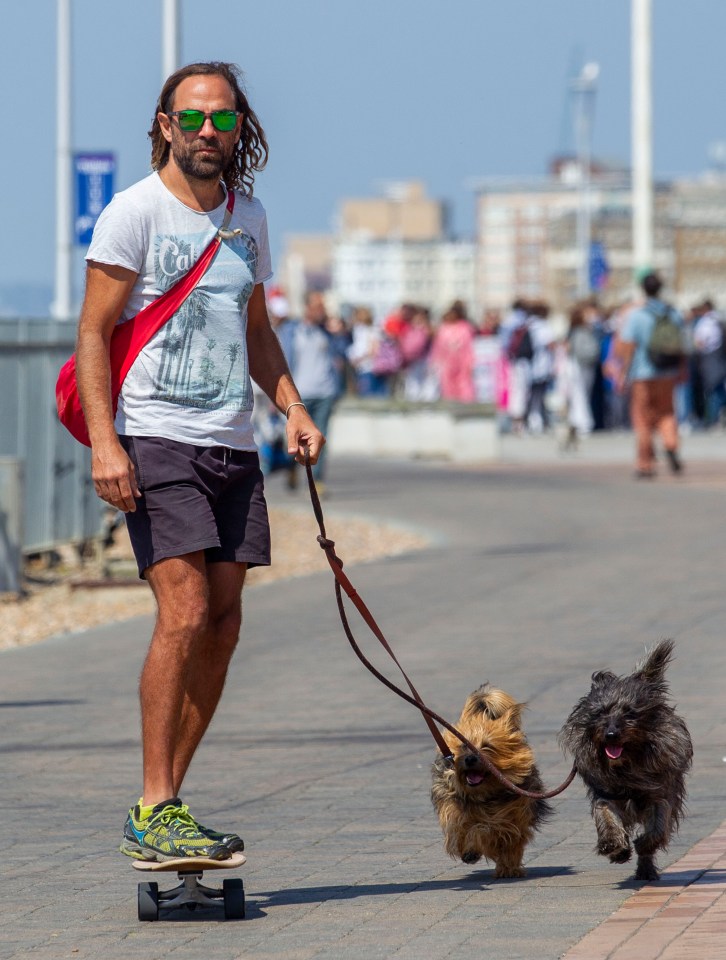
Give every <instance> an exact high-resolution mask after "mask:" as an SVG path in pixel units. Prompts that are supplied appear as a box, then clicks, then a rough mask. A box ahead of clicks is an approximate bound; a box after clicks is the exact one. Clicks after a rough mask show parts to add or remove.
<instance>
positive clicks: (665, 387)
mask: <svg viewBox="0 0 726 960" xmlns="http://www.w3.org/2000/svg"><path fill="white" fill-rule="evenodd" d="M640 286H641V287H642V290H643V293H644V294H645V301H644V303H642V304H641V305H640V306H639V307H636V308H635V309H634V310H632V311H631V312H630V313H629V314H628V316H627V317H626V318H625V323H624V325H623V329H622V330H621V332H620V338H619V342H618V352H619V355H620V359H621V360H622V362H623V368H622V372H621V378H622V381H623V382H625V381H626V380H627V381H628V382H629V383H630V419H631V422H632V425H633V430H634V431H635V436H636V443H637V462H636V471H635V476H636V478H637V479H650V478H653V477H655V475H656V469H655V463H656V458H655V446H654V443H653V438H654V435H655V434H656V432H657V433H659V434H660V437H661V440H662V443H663V447H664V449H665V454H666V458H667V461H668V465H669V467H670V469H671V471H672V472H673V473H680V471H681V470H682V469H683V464H682V462H681V458H680V456H679V452H678V445H679V438H678V420H677V418H676V414H675V410H674V407H673V391H674V389H675V387H676V384H677V383H679V382H683V381H684V379H685V377H686V375H687V371H686V349H685V339H684V333H683V318H682V316H681V315H680V313H679V312H678V311H677V310H676V309H675V308H674V307H672V306H671V305H670V304H668V303H666V302H665V301H664V300H662V299H661V298H660V292H661V290H662V288H663V281H662V280H661V278H660V277H659V276H658V274H657V273H655V272H653V271H649V272H648V273H646V274H645V275H644V276H643V277H642V279H641V281H640Z"/></svg>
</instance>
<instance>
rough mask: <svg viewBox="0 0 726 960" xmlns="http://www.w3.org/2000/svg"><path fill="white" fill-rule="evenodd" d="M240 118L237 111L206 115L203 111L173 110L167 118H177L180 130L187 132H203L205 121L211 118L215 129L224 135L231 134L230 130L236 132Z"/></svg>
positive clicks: (215, 111) (216, 111)
mask: <svg viewBox="0 0 726 960" xmlns="http://www.w3.org/2000/svg"><path fill="white" fill-rule="evenodd" d="M239 116H241V114H239V113H238V112H237V111H236V110H214V111H213V112H212V113H204V112H203V111H202V110H172V111H171V112H170V113H167V117H176V118H177V120H178V122H179V128H180V129H181V130H184V131H185V132H189V131H192V130H201V129H202V127H203V126H204V121H205V120H206V119H207V117H209V118H210V119H211V121H212V123H213V124H214V127H215V129H217V130H219V131H220V132H222V133H229V131H230V130H234V127H235V124H236V123H237V117H239Z"/></svg>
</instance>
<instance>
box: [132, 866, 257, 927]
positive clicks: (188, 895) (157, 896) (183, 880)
mask: <svg viewBox="0 0 726 960" xmlns="http://www.w3.org/2000/svg"><path fill="white" fill-rule="evenodd" d="M246 861H247V858H246V857H245V856H244V854H242V853H233V854H232V855H231V856H230V857H229V858H228V859H227V860H210V859H209V858H208V857H180V858H179V859H177V860H164V861H163V862H161V863H156V862H155V861H152V860H134V861H132V866H133V868H134V869H135V870H140V871H142V872H150V873H176V875H177V878H178V879H179V880H180V883H179V884H178V885H177V886H176V887H172V888H171V889H170V890H159V884H158V883H153V882H144V883H140V884H139V885H138V911H139V920H158V919H159V914H160V912H161V911H163V910H173V909H177V908H178V907H186V908H187V909H188V910H196V908H197V907H199V906H204V907H210V906H223V907H224V915H225V918H226V919H227V920H242V919H243V918H244V915H245V893H244V885H243V883H242V881H241V880H240V878H239V877H232V878H230V879H227V880H224V881H223V883H222V886H221V887H207V886H205V885H204V884H202V883H200V880H201V878H202V875H203V874H204V871H205V870H234V869H235V868H237V867H241V866H242V865H243V864H244V863H246Z"/></svg>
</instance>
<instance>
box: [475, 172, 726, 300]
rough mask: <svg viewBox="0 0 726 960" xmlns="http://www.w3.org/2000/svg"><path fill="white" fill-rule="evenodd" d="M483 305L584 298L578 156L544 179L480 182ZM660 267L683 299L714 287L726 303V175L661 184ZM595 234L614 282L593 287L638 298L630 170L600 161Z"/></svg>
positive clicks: (657, 202)
mask: <svg viewBox="0 0 726 960" xmlns="http://www.w3.org/2000/svg"><path fill="white" fill-rule="evenodd" d="M475 189H476V195H477V271H476V276H477V280H476V306H477V309H480V310H481V309H504V308H506V307H507V306H508V305H509V304H510V303H511V302H512V301H513V300H514V299H515V298H517V297H529V298H535V299H536V298H542V299H545V300H547V301H548V302H549V303H550V304H551V305H552V307H553V309H554V310H555V311H556V312H559V313H561V314H562V313H565V312H566V311H567V309H568V307H569V305H570V304H572V303H573V302H574V301H575V300H577V299H578V267H579V265H580V262H581V259H582V257H583V256H584V255H585V256H586V255H587V254H588V251H583V250H582V249H581V248H580V245H579V238H578V222H577V221H578V214H579V211H580V205H581V203H582V193H581V191H580V190H579V174H578V170H577V164H576V163H575V162H568V161H566V160H564V161H562V160H560V161H556V162H555V163H554V164H553V168H552V173H551V175H550V176H549V177H547V178H539V179H518V180H513V179H501V178H500V179H486V180H481V181H479V182H478V183H477V184H476V187H475ZM654 189H655V196H654V208H653V216H654V249H653V263H652V264H651V265H652V267H653V268H654V269H657V270H659V271H661V272H662V273H663V275H664V277H665V279H666V281H667V283H668V287H669V295H671V296H672V297H673V298H674V299H675V300H677V302H678V303H679V304H680V305H682V306H687V305H690V304H693V303H694V302H695V301H696V300H699V299H703V297H704V296H711V297H712V298H713V299H715V300H717V301H718V302H719V303H720V304H724V305H726V175H725V174H724V173H723V172H720V173H711V174H708V175H704V176H703V177H701V178H698V179H689V180H672V181H662V182H658V183H656V184H655V188H654ZM588 198H589V221H590V237H591V240H592V241H595V242H596V243H597V244H598V246H599V248H600V250H601V251H602V255H603V256H604V257H605V258H606V259H607V265H608V276H607V283H606V285H605V286H604V288H602V289H595V290H593V291H592V292H593V293H595V294H597V295H598V296H600V298H601V299H602V300H603V301H605V302H606V303H607V304H609V305H615V304H618V303H620V302H623V301H626V300H628V299H630V297H631V296H632V295H633V293H634V291H635V289H636V284H635V279H634V276H633V250H632V192H631V184H630V176H629V172H628V171H626V170H617V169H608V168H606V167H603V166H595V165H594V166H593V169H592V171H591V178H590V186H589V193H588Z"/></svg>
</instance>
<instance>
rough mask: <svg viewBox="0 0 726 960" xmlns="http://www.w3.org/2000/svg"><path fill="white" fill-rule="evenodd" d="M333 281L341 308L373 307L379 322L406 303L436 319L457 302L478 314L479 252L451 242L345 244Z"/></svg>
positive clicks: (338, 247)
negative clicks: (414, 305)
mask: <svg viewBox="0 0 726 960" xmlns="http://www.w3.org/2000/svg"><path fill="white" fill-rule="evenodd" d="M332 281H333V282H332V286H333V291H334V294H335V298H336V300H337V302H338V303H339V304H340V305H341V306H343V305H352V306H365V307H368V308H369V309H370V310H372V311H373V314H374V316H375V318H376V320H378V321H381V320H382V319H383V318H384V317H386V316H387V315H388V314H389V313H391V312H393V311H394V310H396V309H397V308H398V307H400V305H401V304H402V303H415V304H418V305H421V306H424V307H428V309H429V310H430V311H431V313H432V317H433V318H434V319H438V318H439V317H440V316H441V314H442V313H444V312H445V311H446V310H447V309H448V308H449V307H450V306H451V304H452V303H453V301H454V300H463V301H464V303H465V304H466V306H467V308H468V309H469V310H470V311H473V310H474V309H475V304H476V248H475V244H473V243H469V242H463V241H450V240H425V241H411V240H405V241H404V240H365V239H340V240H337V241H336V242H335V243H334V244H333V262H332ZM472 316H473V313H472Z"/></svg>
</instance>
